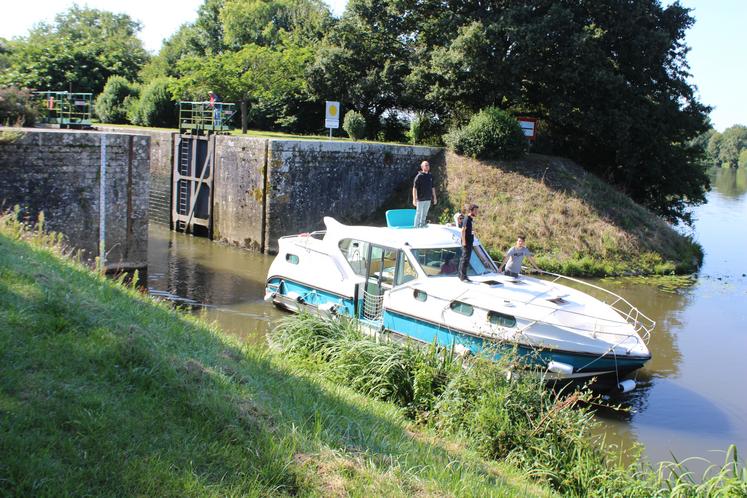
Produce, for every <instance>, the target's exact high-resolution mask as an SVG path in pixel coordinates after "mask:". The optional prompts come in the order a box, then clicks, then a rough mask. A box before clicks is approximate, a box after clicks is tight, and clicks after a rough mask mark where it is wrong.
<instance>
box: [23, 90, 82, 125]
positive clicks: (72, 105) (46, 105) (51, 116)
mask: <svg viewBox="0 0 747 498" xmlns="http://www.w3.org/2000/svg"><path fill="white" fill-rule="evenodd" d="M34 96H35V98H36V100H37V102H38V106H39V111H40V116H41V122H43V123H47V124H57V125H60V127H61V128H88V127H90V126H91V124H92V115H93V94H92V93H71V92H51V91H46V92H34Z"/></svg>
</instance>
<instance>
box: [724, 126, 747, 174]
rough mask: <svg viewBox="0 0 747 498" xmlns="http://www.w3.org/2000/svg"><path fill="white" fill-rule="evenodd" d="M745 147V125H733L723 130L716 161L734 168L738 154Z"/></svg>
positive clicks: (746, 129) (737, 161)
mask: <svg viewBox="0 0 747 498" xmlns="http://www.w3.org/2000/svg"><path fill="white" fill-rule="evenodd" d="M744 149H747V126H743V125H734V126H731V127H729V128H727V129H725V130H724V132H723V133H722V134H721V140H720V141H719V147H718V156H717V157H718V161H719V163H721V164H723V165H728V166H729V167H731V168H736V167H737V164H738V163H739V154H740V153H741V152H742V150H744Z"/></svg>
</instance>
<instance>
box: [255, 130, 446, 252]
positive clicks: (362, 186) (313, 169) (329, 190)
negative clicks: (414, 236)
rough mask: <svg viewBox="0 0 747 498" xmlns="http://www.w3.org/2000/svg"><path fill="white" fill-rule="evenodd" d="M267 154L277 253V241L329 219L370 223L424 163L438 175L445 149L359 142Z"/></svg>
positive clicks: (274, 149)
mask: <svg viewBox="0 0 747 498" xmlns="http://www.w3.org/2000/svg"><path fill="white" fill-rule="evenodd" d="M268 152H269V153H268V177H267V183H268V190H267V192H266V199H267V200H266V220H267V223H266V235H265V239H266V241H267V242H266V244H265V250H266V251H267V252H276V251H277V240H278V238H279V237H282V236H284V235H289V234H294V233H299V232H306V231H312V230H317V229H321V228H324V224H323V218H324V217H325V216H333V217H335V218H336V219H338V220H340V221H343V222H347V223H356V222H360V221H362V220H365V219H368V218H370V217H371V215H372V214H373V213H375V212H377V211H380V210H382V208H384V207H385V206H386V203H387V201H389V200H390V199H391V197H392V195H393V194H394V193H395V192H396V191H397V189H398V188H400V187H401V186H402V184H403V183H407V182H411V181H412V179H413V178H414V177H415V174H416V173H417V170H418V168H419V166H420V163H421V162H422V161H423V160H425V159H427V160H429V161H430V162H431V163H432V165H433V172H434V174H437V173H438V171H439V169H440V165H441V164H443V152H442V149H438V148H432V147H409V146H399V145H386V144H369V143H361V142H332V141H329V142H328V141H302V140H271V141H270V143H269V147H268ZM381 222H382V224H383V222H384V220H383V219H382V220H381Z"/></svg>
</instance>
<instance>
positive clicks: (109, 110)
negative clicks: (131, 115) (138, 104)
mask: <svg viewBox="0 0 747 498" xmlns="http://www.w3.org/2000/svg"><path fill="white" fill-rule="evenodd" d="M137 94H138V89H137V87H136V86H135V85H134V84H132V83H130V82H129V81H127V80H126V79H125V78H123V77H122V76H111V77H110V78H109V79H108V80H107V81H106V85H104V90H103V91H102V92H101V94H100V95H99V96H98V97H96V106H95V109H96V115H97V116H98V118H99V119H100V120H101V122H103V123H120V124H121V123H126V122H127V110H128V109H127V105H128V102H127V101H128V100H129V99H132V97H137Z"/></svg>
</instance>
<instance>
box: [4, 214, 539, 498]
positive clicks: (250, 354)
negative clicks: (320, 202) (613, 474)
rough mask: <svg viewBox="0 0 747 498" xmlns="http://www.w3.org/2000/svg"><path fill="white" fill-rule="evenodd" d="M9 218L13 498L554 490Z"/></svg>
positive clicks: (7, 370) (8, 443) (7, 479)
mask: <svg viewBox="0 0 747 498" xmlns="http://www.w3.org/2000/svg"><path fill="white" fill-rule="evenodd" d="M59 242H60V241H59V238H58V237H57V236H50V235H47V234H45V233H44V232H43V231H41V230H29V229H28V228H26V227H24V226H22V225H21V224H19V223H18V222H17V221H15V217H14V216H4V217H2V218H0V489H2V493H3V494H9V495H13V496H48V495H55V496H82V495H99V496H100V495H106V496H133V495H138V496H270V495H274V496H289V495H294V496H299V495H300V496H347V495H354V496H374V495H385V496H412V495H428V496H551V495H553V493H552V491H550V490H549V489H547V488H546V487H543V486H542V485H539V484H535V483H532V482H529V481H528V480H527V478H526V476H525V475H524V473H522V472H519V471H518V470H516V469H515V468H513V467H512V466H510V465H508V464H506V463H503V462H494V461H486V460H484V459H483V458H482V457H480V456H479V455H478V454H477V452H475V451H473V450H471V449H469V448H466V447H465V446H464V445H463V444H461V442H460V441H459V440H457V439H455V438H450V437H446V436H444V437H439V436H435V435H431V434H429V433H426V432H421V431H420V430H418V429H417V428H416V427H415V426H414V425H413V423H412V421H411V420H410V419H409V418H407V417H406V416H405V415H404V414H403V412H402V411H401V410H400V409H399V408H398V407H396V406H394V405H392V404H389V403H384V402H379V401H376V400H372V399H370V398H367V397H365V396H362V395H360V394H356V393H355V392H353V391H352V390H351V389H348V388H346V387H340V386H338V385H336V384H334V383H331V382H328V381H326V380H323V379H321V378H319V377H318V376H315V375H311V374H309V373H308V372H307V371H306V370H305V369H304V368H301V367H299V366H298V365H295V364H293V363H291V362H288V361H286V360H284V359H282V358H281V357H280V356H279V355H274V354H269V353H268V352H267V351H259V350H256V349H249V348H247V347H245V346H244V345H243V344H242V343H240V342H239V341H238V340H237V339H234V338H232V337H230V336H228V335H226V334H225V333H223V332H221V331H220V330H219V329H218V328H216V327H215V326H212V325H209V324H207V323H205V322H204V321H202V320H199V319H195V318H193V317H191V316H189V314H185V313H182V312H180V311H178V310H174V309H172V307H170V306H169V305H168V304H163V303H157V302H155V301H154V300H153V299H151V298H150V297H148V296H147V295H144V294H142V293H141V292H140V291H138V290H135V289H133V288H130V287H128V286H125V285H124V284H122V283H118V282H113V281H111V280H110V279H108V278H105V277H104V276H102V275H98V274H95V273H93V272H91V271H90V270H88V269H87V268H84V267H83V266H81V265H80V264H78V263H76V262H75V261H73V260H72V259H71V258H70V257H69V256H67V255H66V254H67V252H66V251H65V250H64V249H62V247H61V246H60V244H59Z"/></svg>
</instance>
